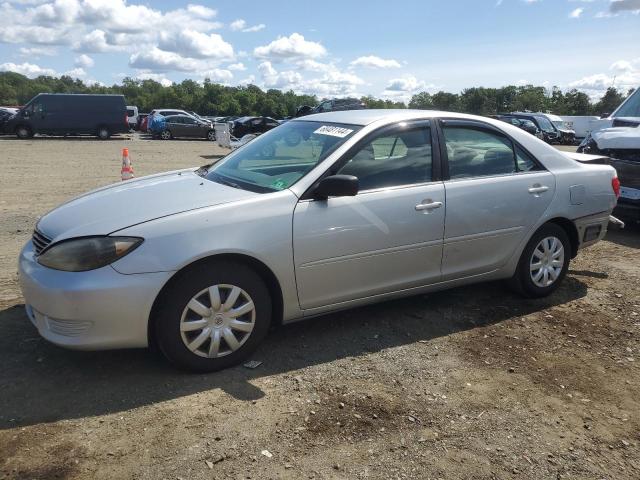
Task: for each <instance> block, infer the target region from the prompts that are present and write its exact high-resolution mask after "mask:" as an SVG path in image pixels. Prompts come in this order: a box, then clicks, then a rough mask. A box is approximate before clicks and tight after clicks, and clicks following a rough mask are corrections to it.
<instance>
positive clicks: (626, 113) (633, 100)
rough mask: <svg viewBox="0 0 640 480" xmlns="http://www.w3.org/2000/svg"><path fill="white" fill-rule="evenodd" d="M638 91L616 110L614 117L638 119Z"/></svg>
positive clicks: (639, 114) (639, 102) (639, 111)
mask: <svg viewBox="0 0 640 480" xmlns="http://www.w3.org/2000/svg"><path fill="white" fill-rule="evenodd" d="M639 91H640V89H639V90H637V91H636V92H634V93H633V94H632V95H631V97H629V99H627V101H626V102H624V103H623V104H622V105H621V106H620V107H618V110H616V112H615V114H614V115H613V116H614V117H640V93H638V92H639Z"/></svg>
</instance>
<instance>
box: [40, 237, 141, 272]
mask: <svg viewBox="0 0 640 480" xmlns="http://www.w3.org/2000/svg"><path fill="white" fill-rule="evenodd" d="M142 242H143V239H142V238H137V237H84V238H72V239H70V240H63V241H62V242H60V243H56V244H54V245H52V246H51V247H49V248H48V249H47V250H45V251H44V253H43V254H42V255H40V256H39V257H38V263H40V264H41V265H44V266H45V267H49V268H53V269H55V270H64V271H65V272H84V271H87V270H94V269H96V268H100V267H104V266H105V265H109V264H110V263H113V262H115V261H116V260H118V259H120V258H122V257H124V256H125V255H127V254H128V253H131V252H132V251H133V250H135V249H136V247H138V246H139V245H140V244H141V243H142Z"/></svg>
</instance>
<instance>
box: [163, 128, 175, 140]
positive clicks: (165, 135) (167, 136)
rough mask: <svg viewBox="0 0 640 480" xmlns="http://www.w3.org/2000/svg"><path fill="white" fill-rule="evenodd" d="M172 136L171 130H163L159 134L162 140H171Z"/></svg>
mask: <svg viewBox="0 0 640 480" xmlns="http://www.w3.org/2000/svg"><path fill="white" fill-rule="evenodd" d="M172 137H173V135H171V132H170V131H169V130H163V131H162V133H161V134H160V138H161V139H162V140H171V138H172Z"/></svg>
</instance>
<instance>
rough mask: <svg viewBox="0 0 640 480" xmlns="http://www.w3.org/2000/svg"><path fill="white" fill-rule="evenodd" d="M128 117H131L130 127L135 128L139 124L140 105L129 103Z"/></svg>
mask: <svg viewBox="0 0 640 480" xmlns="http://www.w3.org/2000/svg"><path fill="white" fill-rule="evenodd" d="M127 118H128V119H129V128H131V130H135V128H136V126H137V125H138V107H135V106H132V105H127Z"/></svg>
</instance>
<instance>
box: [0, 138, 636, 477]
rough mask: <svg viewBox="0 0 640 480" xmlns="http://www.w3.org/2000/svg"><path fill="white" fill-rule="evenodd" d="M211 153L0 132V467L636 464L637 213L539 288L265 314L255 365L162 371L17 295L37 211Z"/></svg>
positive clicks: (289, 472)
mask: <svg viewBox="0 0 640 480" xmlns="http://www.w3.org/2000/svg"><path fill="white" fill-rule="evenodd" d="M124 146H127V147H129V150H130V153H131V157H132V160H133V165H134V169H135V172H136V175H141V174H148V173H153V172H158V171H163V170H168V169H174V168H180V167H185V166H194V165H201V164H204V163H208V162H210V161H213V160H214V159H215V158H218V156H219V155H221V154H223V153H224V152H223V151H222V150H220V149H219V148H218V147H216V146H215V145H213V144H211V143H208V142H206V141H201V142H199V141H171V142H160V141H149V140H145V139H140V138H139V137H138V136H133V137H132V138H127V139H114V140H110V141H105V142H100V141H96V140H93V139H86V140H85V139H75V140H73V139H67V140H64V139H39V138H36V139H33V140H30V141H17V140H13V139H9V138H4V139H0V151H1V152H2V166H3V169H4V174H3V175H2V176H1V177H0V365H2V368H1V369H0V478H2V479H4V478H7V479H14V478H20V479H22V478H24V479H43V480H44V479H47V480H49V479H54V478H58V479H94V478H107V479H123V478H136V479H160V478H166V479H178V478H180V479H184V480H189V479H212V478H216V479H219V478H229V479H238V478H252V479H263V478H274V479H275V478H283V479H288V478H291V479H300V478H309V479H311V478H317V479H343V478H345V479H346V478H374V479H377V478H384V479H395V478H432V479H436V478H443V479H444V478H447V479H458V478H460V479H462V478H465V479H467V478H468V479H472V478H473V479H503V478H505V479H506V478H522V479H532V480H533V479H536V480H538V479H558V478H567V479H612V480H613V479H637V478H640V454H639V448H640V417H639V416H638V412H639V411H640V377H639V375H638V373H639V368H638V364H639V363H640V355H639V354H638V349H639V348H640V342H639V337H640V283H639V278H638V277H639V275H640V256H639V255H638V249H639V248H640V230H639V229H638V228H630V229H626V230H623V231H612V232H610V233H609V234H608V236H607V238H606V240H605V241H603V242H600V243H599V244H598V245H595V246H594V247H592V248H590V249H587V250H585V251H583V252H581V254H580V255H579V257H578V258H577V259H576V260H575V261H574V262H573V263H572V264H571V268H570V271H569V275H568V276H567V278H566V280H565V282H564V284H563V285H562V287H561V288H560V289H559V290H558V292H557V293H555V294H554V295H553V296H551V297H550V298H547V299H543V300H522V299H520V298H518V297H517V296H515V295H513V294H512V293H510V292H509V291H507V290H505V289H504V288H503V287H502V285H501V284H499V283H492V284H483V285H476V286H470V287H464V288H458V289H454V290H450V291H447V292H442V293H437V294H430V295H422V296H417V297H413V298H408V299H404V300H400V301H393V302H387V303H383V304H379V305H374V306H369V307H366V308H361V309H357V310H352V311H348V312H342V313H339V314H335V315H330V316H326V317H322V318H317V319H313V320H310V321H306V322H302V323H298V324H295V325H292V326H289V327H284V328H281V329H279V330H277V331H275V332H273V333H272V334H271V335H270V336H269V337H268V339H267V341H266V342H265V344H264V345H263V347H261V348H260V349H259V350H258V351H257V352H256V354H255V355H254V359H256V360H259V361H262V362H263V363H262V365H260V366H259V367H258V368H256V369H254V370H249V369H246V368H243V367H237V368H233V369H229V370H226V371H223V372H219V373H216V374H210V375H189V374H184V373H181V372H178V371H176V370H174V369H173V368H171V367H170V366H169V365H167V364H166V363H165V362H164V361H163V360H162V359H161V358H158V357H156V356H155V355H154V354H152V353H150V352H148V351H144V350H128V351H117V352H73V351H68V350H63V349H60V348H57V347H55V346H53V345H50V344H48V343H47V342H45V341H44V340H41V339H40V338H39V337H38V335H37V332H36V331H35V329H34V328H33V327H32V326H31V324H30V323H29V322H28V320H27V318H26V316H25V314H24V313H23V305H22V298H21V296H20V291H19V289H18V286H17V283H16V268H15V262H16V258H17V255H18V252H19V249H20V247H21V246H22V245H23V244H24V242H25V241H26V240H27V239H28V237H29V236H30V233H31V230H32V228H33V225H34V223H35V221H36V219H37V218H38V216H39V215H42V214H44V213H46V211H47V210H49V209H50V208H52V207H54V206H55V205H57V204H59V203H60V202H62V201H64V200H65V199H67V198H69V197H71V196H73V195H76V194H79V193H81V192H84V191H86V190H88V189H90V188H94V187H97V186H100V185H104V184H107V183H110V182H115V181H118V180H119V170H120V161H121V157H120V149H121V148H122V147H124Z"/></svg>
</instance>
